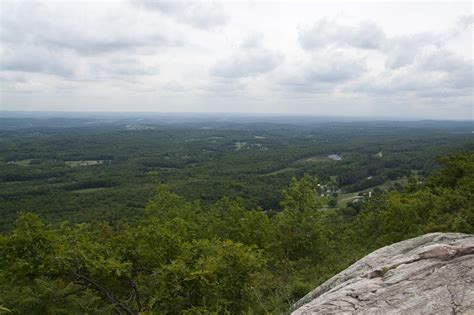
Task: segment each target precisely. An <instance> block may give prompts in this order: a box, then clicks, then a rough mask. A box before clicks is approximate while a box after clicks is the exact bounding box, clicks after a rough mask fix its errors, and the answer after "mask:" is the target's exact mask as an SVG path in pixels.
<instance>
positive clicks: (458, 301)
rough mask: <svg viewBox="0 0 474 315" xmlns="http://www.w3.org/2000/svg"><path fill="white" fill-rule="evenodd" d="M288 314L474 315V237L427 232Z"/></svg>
mask: <svg viewBox="0 0 474 315" xmlns="http://www.w3.org/2000/svg"><path fill="white" fill-rule="evenodd" d="M292 314H294V315H297V314H474V235H467V234H459V233H431V234H426V235H423V236H420V237H416V238H412V239H409V240H405V241H402V242H399V243H395V244H392V245H390V246H386V247H383V248H381V249H378V250H376V251H374V252H372V253H371V254H369V255H367V256H365V257H364V258H362V259H361V260H359V261H357V262H356V263H354V264H353V265H352V266H350V267H349V268H347V269H346V270H344V271H342V272H340V273H339V274H337V275H335V276H334V277H332V278H331V279H329V280H328V281H326V282H325V283H323V284H322V285H321V286H319V287H318V288H316V289H315V290H313V291H311V292H310V293H308V294H307V295H306V296H305V297H303V298H302V299H301V300H299V301H298V302H297V303H296V304H295V305H294V306H293V312H292Z"/></svg>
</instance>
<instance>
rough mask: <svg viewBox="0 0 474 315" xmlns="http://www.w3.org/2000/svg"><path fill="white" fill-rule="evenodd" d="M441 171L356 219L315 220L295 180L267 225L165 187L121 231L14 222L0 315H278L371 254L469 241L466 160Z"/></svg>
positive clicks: (237, 209) (314, 209) (312, 185)
mask: <svg viewBox="0 0 474 315" xmlns="http://www.w3.org/2000/svg"><path fill="white" fill-rule="evenodd" d="M440 162H441V163H442V164H443V168H442V169H440V170H439V171H438V172H437V173H435V174H434V175H433V176H432V177H430V178H428V179H427V181H426V184H425V185H422V184H419V183H418V181H415V180H410V181H409V183H408V185H406V186H405V187H404V188H403V189H400V190H394V191H390V192H379V193H377V194H374V196H373V197H371V198H368V199H367V200H366V201H364V202H361V203H360V204H359V205H358V207H360V212H348V211H340V210H337V209H329V208H323V205H324V203H325V200H324V199H322V198H320V197H318V194H317V189H318V187H319V186H318V180H317V179H316V178H315V177H309V176H303V177H301V178H300V179H299V180H298V179H296V178H294V179H292V180H291V183H290V185H289V186H288V187H287V188H286V189H285V190H284V191H283V192H282V200H281V205H282V208H283V210H282V211H280V212H278V213H276V214H275V213H267V212H265V211H263V210H262V209H255V210H247V209H246V208H245V207H244V205H243V201H242V200H239V199H237V200H234V199H230V198H222V199H221V200H219V201H217V202H215V203H213V204H212V205H203V204H202V203H201V202H199V201H196V202H189V201H187V200H186V199H185V198H183V197H181V196H179V195H177V194H175V193H173V192H172V191H171V190H170V189H169V188H168V187H167V186H164V185H160V186H159V187H158V188H157V190H156V194H155V196H154V197H153V198H152V199H151V200H150V202H149V203H148V205H147V206H146V208H145V211H144V213H143V215H142V216H141V218H139V219H138V220H136V221H135V222H130V223H127V224H109V223H105V222H97V223H89V224H85V223H82V224H71V223H67V222H65V223H62V224H61V225H48V224H45V223H44V222H43V221H42V220H40V219H39V218H38V217H37V216H36V215H34V214H31V213H23V214H20V215H19V216H18V218H17V220H16V225H15V228H14V229H13V230H11V231H10V232H8V233H4V234H2V235H0V266H2V267H1V268H0V292H2V294H1V295H0V305H1V307H0V312H3V313H12V314H111V313H117V314H139V313H140V314H209V313H210V314H259V313H262V314H263V313H284V312H286V311H287V310H288V308H289V307H290V306H291V304H292V303H294V302H295V301H296V300H297V299H299V298H301V297H302V296H303V295H304V294H305V293H306V292H307V291H309V290H310V289H311V288H313V287H315V286H316V285H318V284H320V283H322V282H323V281H325V280H326V279H328V278H329V277H330V276H332V275H334V274H335V273H337V272H338V271H340V270H342V269H343V268H346V267H347V266H348V265H350V264H351V263H352V262H354V261H355V260H357V259H359V258H360V257H361V256H363V255H365V254H367V253H368V252H370V251H372V250H374V249H376V248H378V247H380V246H384V245H387V244H390V243H393V242H396V241H400V240H403V239H406V238H409V237H414V236H417V235H420V234H424V233H428V232H433V231H457V232H466V233H473V232H474V221H473V216H474V215H473V213H474V211H473V204H474V199H473V193H474V189H473V188H474V187H473V183H474V178H473V176H474V154H472V153H466V154H462V155H457V156H451V157H448V158H444V159H441V160H440ZM348 213H350V214H349V215H348ZM388 270H389V268H388V267H386V268H385V267H384V269H383V270H382V271H383V273H385V272H388Z"/></svg>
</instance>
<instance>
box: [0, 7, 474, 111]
mask: <svg viewBox="0 0 474 315" xmlns="http://www.w3.org/2000/svg"><path fill="white" fill-rule="evenodd" d="M1 6H2V8H1V10H0V80H1V82H2V85H1V86H0V109H14V110H15V109H16V110H17V109H25V110H26V109H47V110H51V109H59V110H67V109H70V108H71V106H75V107H74V109H75V110H91V109H93V110H103V111H106V110H125V111H126V110H131V111H134V110H144V111H150V110H156V111H173V110H178V111H191V112H196V111H206V110H212V111H230V110H234V111H248V112H258V111H277V112H281V113H310V114H315V115H318V114H325V115H328V114H331V115H342V114H345V113H346V112H347V111H348V110H350V111H351V113H352V112H353V113H354V115H372V114H384V115H396V116H412V115H417V116H427V117H441V118H445V117H453V118H465V117H468V116H469V115H470V114H471V113H472V103H473V88H472V87H473V85H474V84H473V83H474V82H473V59H474V58H473V56H472V43H473V40H472V24H473V20H474V18H473V16H472V15H465V14H466V12H468V10H469V9H470V6H469V5H466V4H463V3H457V2H456V3H453V4H442V3H434V4H430V5H426V4H410V3H397V4H394V5H378V4H373V3H365V4H361V3H359V4H349V3H347V4H346V3H344V4H342V3H339V2H336V3H331V4H329V3H326V4H324V5H322V4H320V3H309V2H305V3H299V4H294V3H289V2H288V3H287V2H278V3H273V2H272V3H269V2H259V1H257V2H253V3H252V4H248V3H239V2H232V3H228V2H210V1H191V0H189V1H188V0H178V1H167V2H166V1H151V0H132V1H123V2H99V3H97V2H74V3H69V2H44V3H40V2H33V3H27V2H2V4H1ZM402 15H403V16H404V19H403V21H402V20H401V19H400V18H399V17H400V16H402ZM301 25H304V26H301ZM316 103H317V104H318V106H315V105H314V104H316ZM450 108H452V109H453V110H450Z"/></svg>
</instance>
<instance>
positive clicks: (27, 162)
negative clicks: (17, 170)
mask: <svg viewBox="0 0 474 315" xmlns="http://www.w3.org/2000/svg"><path fill="white" fill-rule="evenodd" d="M30 164H31V160H20V161H16V165H20V166H29V165H30Z"/></svg>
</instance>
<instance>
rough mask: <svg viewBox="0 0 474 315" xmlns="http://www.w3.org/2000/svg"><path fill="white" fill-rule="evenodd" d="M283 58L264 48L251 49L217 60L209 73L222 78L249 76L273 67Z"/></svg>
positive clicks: (268, 70) (270, 69) (265, 71)
mask: <svg viewBox="0 0 474 315" xmlns="http://www.w3.org/2000/svg"><path fill="white" fill-rule="evenodd" d="M282 60H283V56H282V55H281V54H278V53H275V52H272V51H269V50H266V49H251V50H248V51H243V52H240V53H238V54H236V55H234V56H232V57H230V58H229V59H226V60H222V61H220V62H218V63H217V64H216V65H214V67H213V68H212V69H211V75H213V76H217V77H223V78H241V77H251V76H256V75H259V74H262V73H267V72H270V71H272V70H273V69H275V68H276V67H277V66H278V65H279V64H280V63H281V61H282Z"/></svg>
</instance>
